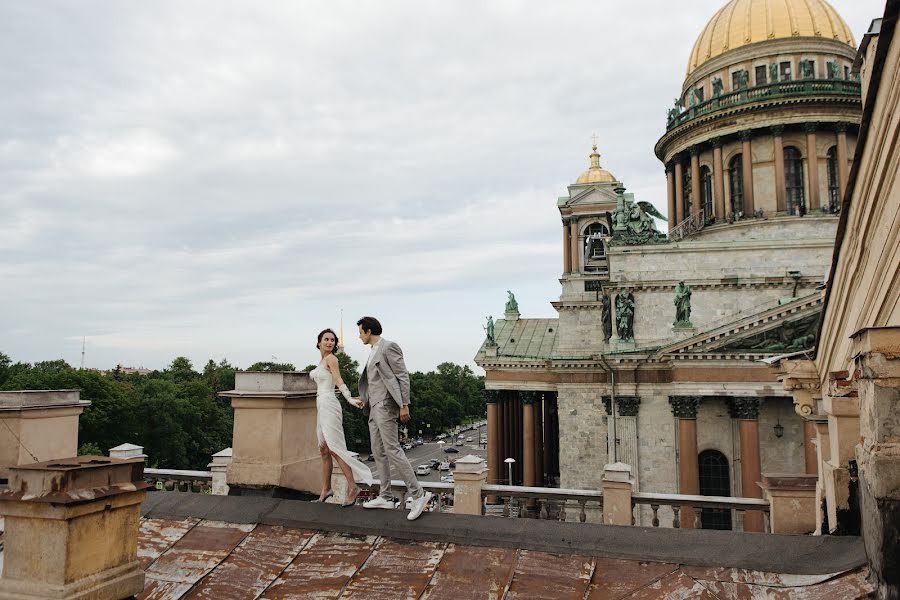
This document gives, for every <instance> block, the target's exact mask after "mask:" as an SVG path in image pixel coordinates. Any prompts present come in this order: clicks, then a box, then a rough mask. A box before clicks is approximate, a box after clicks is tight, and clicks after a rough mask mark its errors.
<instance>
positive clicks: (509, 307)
mask: <svg viewBox="0 0 900 600" xmlns="http://www.w3.org/2000/svg"><path fill="white" fill-rule="evenodd" d="M506 293H507V294H509V298H508V299H507V300H506V312H508V313H517V312H519V303H518V302H516V297H515V295H513V293H512V292H511V291H509V290H506Z"/></svg>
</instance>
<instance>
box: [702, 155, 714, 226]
mask: <svg viewBox="0 0 900 600" xmlns="http://www.w3.org/2000/svg"><path fill="white" fill-rule="evenodd" d="M712 188H713V186H712V172H711V171H710V170H709V167H701V168H700V205H701V206H702V207H703V211H704V213H705V217H706V218H707V219H708V218H709V217H711V216H713V213H714V212H715V210H714V209H713V191H712Z"/></svg>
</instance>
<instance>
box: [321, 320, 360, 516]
mask: <svg viewBox="0 0 900 600" xmlns="http://www.w3.org/2000/svg"><path fill="white" fill-rule="evenodd" d="M337 345H338V338H337V334H335V333H334V331H332V330H331V329H326V330H324V331H323V332H321V333H320V334H319V339H318V342H317V343H316V348H318V349H319V353H320V354H321V356H322V360H321V361H320V362H319V365H318V366H317V367H316V368H315V369H313V370H312V371H310V376H311V377H312V378H313V380H314V381H315V382H316V411H317V412H316V436H317V437H318V440H319V454H320V455H321V457H322V493H321V494H320V495H319V498H318V500H313V502H324V501H325V500H327V499H328V498H330V497H331V496H333V495H334V492H333V491H332V490H331V470H332V466H333V465H332V457H334V458H335V459H337V461H338V466H340V468H341V471H342V472H343V473H344V477H345V478H346V479H347V497H346V498H345V499H344V503H343V504H342V505H341V506H344V507H347V506H353V505H354V504H355V503H356V498H357V496H359V487H358V486H357V485H356V482H357V481H361V482H363V483H365V484H368V485H372V484H373V483H374V481H375V480H374V478H373V477H372V472H371V471H370V470H369V467H367V466H366V465H364V464H363V463H362V462H360V461H359V459H357V458H356V457H355V456H353V455H351V454H350V452H349V451H348V450H347V443H346V442H345V441H344V415H343V413H342V412H341V402H340V400H338V398H337V396H336V395H335V393H334V388H335V387H337V388H338V389H339V390H340V392H341V395H342V396H344V398H346V400H347V402H349V403H350V404H352V405H353V406H355V407H357V408H362V404H361V402H362V401H361V400H358V399H354V398H353V397H352V396H351V395H350V390H349V389H348V388H347V384H345V383H344V380H343V379H341V370H340V367H339V366H338V359H337V357H336V356H335V355H334V353H335V351H336V349H337Z"/></svg>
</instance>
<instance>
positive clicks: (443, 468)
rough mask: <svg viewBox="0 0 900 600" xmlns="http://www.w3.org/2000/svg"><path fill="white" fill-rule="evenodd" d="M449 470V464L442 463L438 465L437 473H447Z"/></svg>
mask: <svg viewBox="0 0 900 600" xmlns="http://www.w3.org/2000/svg"><path fill="white" fill-rule="evenodd" d="M449 470H450V463H448V462H442V463H441V464H439V465H438V471H449Z"/></svg>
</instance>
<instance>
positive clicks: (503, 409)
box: [497, 390, 509, 483]
mask: <svg viewBox="0 0 900 600" xmlns="http://www.w3.org/2000/svg"><path fill="white" fill-rule="evenodd" d="M497 408H498V409H499V412H500V424H499V428H500V437H499V441H500V446H499V448H498V451H499V453H500V454H499V456H498V457H497V483H506V465H504V464H503V461H504V460H505V459H506V458H507V457H508V456H509V392H507V391H505V390H504V391H502V392H500V402H499V404H498V405H497Z"/></svg>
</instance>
